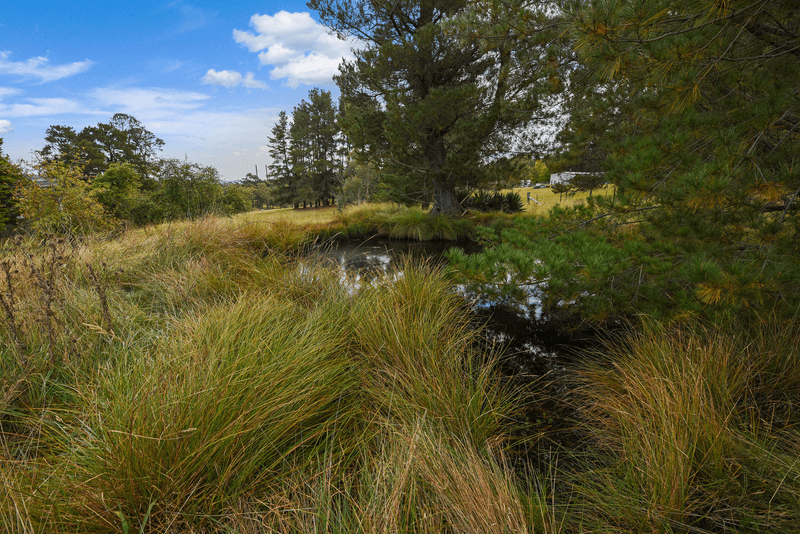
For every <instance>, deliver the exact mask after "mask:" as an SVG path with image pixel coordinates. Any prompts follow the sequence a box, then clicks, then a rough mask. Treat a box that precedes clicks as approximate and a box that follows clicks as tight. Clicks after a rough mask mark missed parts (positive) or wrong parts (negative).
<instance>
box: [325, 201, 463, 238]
mask: <svg viewBox="0 0 800 534" xmlns="http://www.w3.org/2000/svg"><path fill="white" fill-rule="evenodd" d="M336 222H337V223H338V225H339V230H338V232H339V235H341V236H342V237H345V238H356V237H362V236H365V235H369V234H376V235H380V236H384V237H390V238H392V239H409V240H415V241H429V240H434V239H440V240H446V241H457V240H459V239H470V238H472V237H473V235H474V232H475V225H474V223H473V222H472V221H471V220H470V219H466V218H461V217H451V216H447V215H431V214H429V213H428V212H427V211H425V210H422V209H419V208H403V207H399V206H396V205H391V204H370V205H366V206H361V207H353V208H348V209H346V210H344V211H343V212H341V213H338V214H337V216H336Z"/></svg>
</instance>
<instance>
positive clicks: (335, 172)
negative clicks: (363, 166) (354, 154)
mask: <svg viewBox="0 0 800 534" xmlns="http://www.w3.org/2000/svg"><path fill="white" fill-rule="evenodd" d="M271 134H272V135H271V136H270V137H268V146H269V154H270V156H271V158H272V163H271V165H270V166H269V175H270V177H271V178H272V180H274V183H275V200H276V202H277V203H279V204H289V205H294V206H295V207H297V206H299V205H300V204H302V205H303V206H304V207H305V205H306V204H311V205H322V206H328V205H329V204H330V203H331V201H332V200H333V199H334V198H335V196H336V191H337V190H338V188H339V185H340V184H341V178H342V174H343V169H344V163H343V161H344V153H343V149H342V146H343V145H342V139H341V134H340V129H339V124H338V122H337V117H336V108H335V107H334V105H333V100H332V98H331V93H330V91H323V90H320V89H317V88H314V89H312V90H311V91H309V93H308V101H306V100H305V99H304V100H302V101H301V102H300V103H299V104H298V105H297V106H295V108H294V110H293V111H292V121H291V123H290V122H289V117H288V115H287V114H286V112H285V111H281V113H280V115H279V117H278V121H277V122H276V123H275V125H274V126H273V127H272V131H271Z"/></svg>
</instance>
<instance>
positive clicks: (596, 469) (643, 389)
mask: <svg viewBox="0 0 800 534" xmlns="http://www.w3.org/2000/svg"><path fill="white" fill-rule="evenodd" d="M648 330H649V331H647V332H646V333H640V334H634V335H631V336H629V337H628V338H627V339H624V340H623V341H621V342H618V343H616V344H612V345H611V346H609V347H608V349H607V352H606V353H605V354H604V355H603V359H602V363H601V364H596V365H587V366H585V368H584V369H583V370H581V371H580V374H579V380H580V384H581V390H580V394H579V396H578V401H577V407H578V409H579V411H580V413H581V414H582V416H583V421H584V425H585V428H586V430H587V433H588V438H589V440H590V445H589V446H590V448H591V447H593V448H594V452H595V454H592V453H589V454H588V458H589V460H587V469H586V470H585V471H584V472H583V473H581V475H580V476H579V477H578V478H577V487H578V488H579V489H578V490H577V491H579V492H581V493H583V494H584V495H585V496H586V497H587V498H588V499H587V502H589V503H591V504H589V505H588V506H586V508H585V511H586V512H587V516H589V517H591V518H592V521H593V524H594V525H595V526H596V527H597V528H599V529H600V530H604V529H608V528H614V529H619V530H621V531H625V532H643V531H660V532H672V531H676V532H683V531H703V532H705V531H718V530H719V529H722V530H726V529H732V530H734V531H736V532H759V531H762V532H763V531H772V532H788V531H790V530H793V529H794V528H795V527H796V525H797V521H798V519H800V462H798V461H797V456H796V454H797V452H798V449H797V444H798V439H800V433H798V430H797V427H796V426H795V425H796V423H797V421H796V415H793V414H795V413H796V410H797V408H798V402H799V401H798V399H800V395H798V394H799V393H800V389H798V377H800V331H799V330H798V327H797V325H796V324H794V325H792V324H789V325H786V324H780V323H778V322H777V321H776V320H774V319H766V320H764V321H763V322H761V323H759V324H754V325H753V324H751V325H740V326H739V327H731V328H730V329H723V328H715V329H712V330H702V329H700V330H690V329H688V328H686V327H683V328H665V327H662V326H658V325H655V326H654V325H649V326H648Z"/></svg>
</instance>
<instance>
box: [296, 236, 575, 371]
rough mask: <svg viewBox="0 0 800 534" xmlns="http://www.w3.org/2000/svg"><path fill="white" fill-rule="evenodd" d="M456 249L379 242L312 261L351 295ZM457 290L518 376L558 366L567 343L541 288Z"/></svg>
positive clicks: (431, 244)
mask: <svg viewBox="0 0 800 534" xmlns="http://www.w3.org/2000/svg"><path fill="white" fill-rule="evenodd" d="M453 246H454V245H453V244H452V243H449V242H444V243H441V242H440V243H437V242H409V241H389V240H377V239H375V240H371V241H369V242H366V243H361V244H350V243H344V244H339V245H338V246H337V247H336V248H333V249H329V250H322V251H318V252H317V254H316V255H315V256H313V257H312V258H313V260H311V261H315V262H319V261H323V262H325V261H327V262H329V264H330V265H331V267H332V268H336V269H338V270H339V272H340V280H341V283H342V285H343V286H345V287H346V288H347V289H348V291H349V292H350V293H351V294H352V293H355V292H356V291H357V290H358V289H359V288H360V287H363V286H364V285H377V284H381V283H386V282H387V281H389V282H391V280H392V279H396V278H397V277H401V276H403V273H402V270H401V269H402V262H403V261H404V260H405V259H406V258H409V257H410V258H411V259H415V260H424V261H427V262H433V263H434V264H436V263H439V262H445V261H446V260H445V259H444V253H445V252H446V251H447V250H449V249H450V248H451V247H453ZM467 252H470V251H469V250H468V251H467ZM387 275H389V276H390V278H389V279H388V280H387V278H386V276H387ZM454 289H455V290H456V291H457V292H458V293H460V294H461V295H462V296H463V297H464V298H465V300H466V301H467V302H469V303H470V305H471V307H472V308H473V309H474V310H475V313H476V316H477V318H478V320H479V321H485V322H486V329H485V330H484V335H485V336H486V338H487V339H488V340H489V341H490V342H491V343H493V344H495V345H498V346H502V347H504V348H505V354H506V355H507V356H508V360H507V362H508V364H510V365H512V366H513V367H514V368H516V369H517V371H518V372H522V373H525V374H531V375H541V374H544V373H547V372H550V371H553V370H555V369H559V368H560V365H559V361H558V358H559V355H560V354H561V351H562V347H563V344H564V339H563V337H562V336H559V335H556V334H554V330H553V325H548V324H547V318H546V317H545V316H544V313H543V306H542V298H541V289H540V288H539V287H537V286H535V285H527V286H524V287H522V288H521V289H523V294H524V295H525V297H524V298H523V299H522V301H520V300H519V299H510V298H509V299H497V298H492V297H489V296H487V295H486V294H485V293H480V292H477V291H470V290H468V288H467V287H466V286H464V285H458V286H456V287H455V288H454Z"/></svg>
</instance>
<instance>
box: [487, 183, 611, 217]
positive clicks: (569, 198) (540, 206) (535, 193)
mask: <svg viewBox="0 0 800 534" xmlns="http://www.w3.org/2000/svg"><path fill="white" fill-rule="evenodd" d="M507 191H514V192H515V193H519V196H520V197H521V198H522V203H523V205H524V206H525V211H524V213H530V214H535V215H547V214H548V213H549V212H550V210H551V209H552V208H553V207H555V206H561V207H571V206H576V205H578V204H585V203H586V199H588V198H589V195H590V194H589V192H588V191H582V192H579V193H575V194H574V195H558V194H556V193H553V191H552V190H551V188H549V187H543V188H541V189H534V188H532V187H523V188H514V189H513V190H512V189H508V190H503V191H502V192H503V193H505V192H507ZM528 193H530V195H531V201H530V202H528V201H527V198H528ZM613 194H614V188H613V186H610V185H609V186H605V187H603V188H601V189H596V190H594V191H592V192H591V196H606V195H613Z"/></svg>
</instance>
